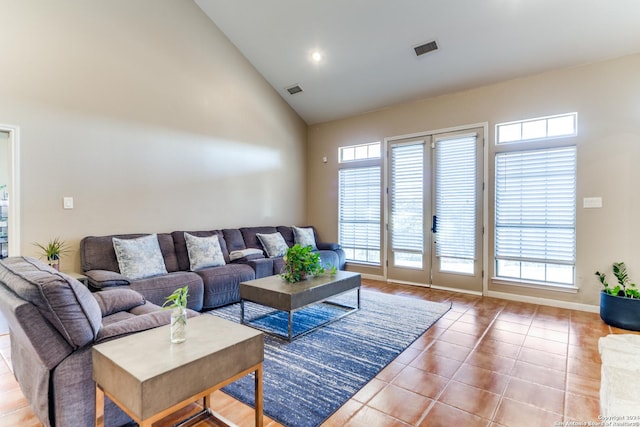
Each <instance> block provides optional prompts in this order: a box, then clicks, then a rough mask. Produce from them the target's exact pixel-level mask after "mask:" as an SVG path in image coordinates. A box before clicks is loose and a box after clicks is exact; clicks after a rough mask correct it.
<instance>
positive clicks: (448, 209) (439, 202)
mask: <svg viewBox="0 0 640 427" xmlns="http://www.w3.org/2000/svg"><path fill="white" fill-rule="evenodd" d="M476 171H477V169H476V136H475V135H473V136H464V137H458V138H454V139H441V140H437V141H436V189H435V198H436V217H437V228H436V231H437V233H436V255H437V256H439V257H450V258H461V259H468V260H474V259H475V257H476V253H475V248H476V196H477V194H476V191H477V190H476V189H477V181H476Z"/></svg>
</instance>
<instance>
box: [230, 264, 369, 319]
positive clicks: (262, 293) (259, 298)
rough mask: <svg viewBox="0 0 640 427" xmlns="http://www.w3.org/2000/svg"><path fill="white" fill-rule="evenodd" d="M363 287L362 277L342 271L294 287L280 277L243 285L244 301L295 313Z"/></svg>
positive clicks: (241, 291)
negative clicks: (302, 308)
mask: <svg viewBox="0 0 640 427" xmlns="http://www.w3.org/2000/svg"><path fill="white" fill-rule="evenodd" d="M359 287H360V273H353V272H351V271H342V270H339V271H337V272H336V274H333V275H331V274H323V275H321V276H317V277H311V278H308V279H305V280H301V281H299V282H295V283H290V282H287V281H286V280H284V279H283V278H282V277H280V276H279V275H276V276H268V277H263V278H260V279H255V280H249V281H246V282H241V283H240V298H242V299H246V300H248V301H253V302H257V303H259V304H263V305H266V306H269V307H273V308H276V309H278V310H287V311H289V310H295V309H297V308H300V307H304V306H305V305H308V304H311V303H314V302H319V301H322V300H324V299H326V298H329V297H331V296H334V295H338V294H340V293H342V292H346V291H349V290H351V289H356V288H359Z"/></svg>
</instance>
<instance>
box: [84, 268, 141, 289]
mask: <svg viewBox="0 0 640 427" xmlns="http://www.w3.org/2000/svg"><path fill="white" fill-rule="evenodd" d="M84 275H85V276H87V278H88V279H89V285H91V286H92V287H94V288H95V289H104V288H108V287H112V286H126V285H129V284H130V282H129V279H127V278H126V277H125V276H123V275H122V274H120V273H116V272H115V271H109V270H89V271H86V272H85V273H84Z"/></svg>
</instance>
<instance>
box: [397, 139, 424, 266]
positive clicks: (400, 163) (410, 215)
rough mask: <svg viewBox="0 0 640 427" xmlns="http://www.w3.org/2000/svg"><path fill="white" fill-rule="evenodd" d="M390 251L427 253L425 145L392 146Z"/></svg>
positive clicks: (421, 143)
mask: <svg viewBox="0 0 640 427" xmlns="http://www.w3.org/2000/svg"><path fill="white" fill-rule="evenodd" d="M390 199H391V215H390V221H389V222H390V227H391V249H392V250H393V251H394V252H397V251H402V252H414V253H420V254H422V253H423V251H424V142H422V141H421V142H419V143H417V144H416V143H414V144H402V145H393V146H391V196H390Z"/></svg>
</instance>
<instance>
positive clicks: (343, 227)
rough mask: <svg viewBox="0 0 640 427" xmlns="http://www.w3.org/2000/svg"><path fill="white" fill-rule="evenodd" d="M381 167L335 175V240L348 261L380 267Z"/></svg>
mask: <svg viewBox="0 0 640 427" xmlns="http://www.w3.org/2000/svg"><path fill="white" fill-rule="evenodd" d="M380 186H381V176H380V166H373V167H360V168H348V169H340V171H339V172H338V187H339V188H338V192H339V195H338V197H339V200H338V239H339V242H340V245H341V246H342V248H343V249H344V251H345V254H346V258H347V260H349V261H358V262H365V263H376V264H379V263H380Z"/></svg>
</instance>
